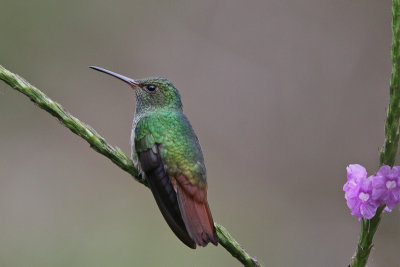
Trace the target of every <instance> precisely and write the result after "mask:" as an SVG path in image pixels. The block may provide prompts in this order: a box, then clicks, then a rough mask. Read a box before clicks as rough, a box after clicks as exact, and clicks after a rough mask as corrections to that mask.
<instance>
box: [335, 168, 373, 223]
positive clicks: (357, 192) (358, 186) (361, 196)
mask: <svg viewBox="0 0 400 267" xmlns="http://www.w3.org/2000/svg"><path fill="white" fill-rule="evenodd" d="M372 180H373V179H372V178H367V171H366V170H365V168H364V167H363V166H361V165H358V164H352V165H349V166H348V167H347V183H346V184H345V185H344V186H343V191H345V198H346V200H347V206H348V207H349V208H350V210H351V215H356V216H357V218H358V220H359V221H360V220H361V218H362V217H364V218H366V219H371V218H372V217H374V215H375V213H376V209H377V208H378V206H379V202H378V201H376V200H374V199H373V198H372V189H373V185H372Z"/></svg>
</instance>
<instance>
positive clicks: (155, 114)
mask: <svg viewBox="0 0 400 267" xmlns="http://www.w3.org/2000/svg"><path fill="white" fill-rule="evenodd" d="M143 115H144V116H142V117H141V118H140V119H139V121H138V122H137V125H136V128H135V138H134V139H135V150H136V152H137V153H140V152H143V151H146V150H148V149H152V148H153V147H154V145H155V144H160V153H161V159H162V161H163V164H164V168H165V170H166V172H167V173H168V175H170V176H175V177H176V176H177V175H180V174H183V175H185V176H186V177H187V178H188V179H189V180H190V182H191V183H194V184H199V185H200V186H205V184H206V169H205V166H204V159H203V154H202V152H201V148H200V145H199V141H198V139H197V136H196V134H195V133H194V131H193V128H192V126H191V125H190V123H189V121H188V119H187V118H186V116H185V115H184V114H183V113H182V111H181V110H176V109H169V108H167V109H156V110H153V111H148V112H146V113H145V114H143Z"/></svg>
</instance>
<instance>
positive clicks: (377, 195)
mask: <svg viewBox="0 0 400 267" xmlns="http://www.w3.org/2000/svg"><path fill="white" fill-rule="evenodd" d="M372 187H373V190H372V198H373V199H374V200H375V201H377V202H379V203H381V204H386V208H385V211H392V209H393V208H394V207H395V206H396V205H397V204H399V203H400V167H393V168H390V167H389V166H382V167H381V168H380V169H379V171H378V173H377V174H376V176H375V177H374V179H373V180H372Z"/></svg>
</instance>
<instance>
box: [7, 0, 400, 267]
mask: <svg viewBox="0 0 400 267" xmlns="http://www.w3.org/2000/svg"><path fill="white" fill-rule="evenodd" d="M0 25H2V26H1V37H0V38H1V41H0V51H1V52H0V64H2V65H3V66H5V67H6V68H8V69H10V70H11V71H14V72H16V73H19V74H20V75H22V76H23V77H25V78H26V79H27V80H28V81H30V82H31V83H32V84H34V85H36V86H37V87H39V88H40V89H41V90H43V91H44V92H45V93H46V94H48V96H50V97H51V98H52V99H54V100H55V101H58V102H60V103H61V104H62V105H63V106H64V107H66V108H67V109H68V110H69V111H70V112H71V113H72V114H73V115H75V116H77V117H78V118H80V119H81V120H83V121H84V122H86V123H88V124H90V125H91V126H92V127H94V128H95V129H96V130H97V131H98V132H99V133H100V134H101V135H103V136H104V137H105V138H106V139H107V140H108V141H109V142H110V143H111V144H113V145H116V146H119V147H120V148H121V149H122V150H123V151H125V152H126V153H130V147H129V136H130V127H131V120H132V118H133V111H134V103H135V98H134V94H133V91H132V90H131V89H130V88H129V87H128V86H127V85H125V84H123V83H122V82H120V81H118V80H116V79H112V78H111V77H108V76H105V75H101V74H99V73H97V72H95V71H93V70H90V69H89V68H87V66H88V65H97V66H101V67H105V68H108V69H110V70H113V71H116V72H119V73H121V74H124V75H127V76H130V77H132V78H142V77H147V76H153V75H159V76H164V77H167V78H169V79H170V80H172V81H173V82H174V84H175V85H176V86H177V88H178V89H179V90H180V92H181V94H182V98H183V103H184V108H185V109H184V110H185V113H186V114H187V115H188V116H189V118H190V120H191V122H192V124H193V126H194V129H195V130H196V132H197V134H198V136H199V139H200V142H201V144H202V147H203V152H204V155H205V160H206V166H207V170H208V179H209V194H208V198H209V202H210V205H211V209H212V212H213V215H214V219H215V221H217V222H219V223H221V224H222V225H224V226H225V227H227V228H228V229H229V231H230V232H231V233H232V234H233V235H234V236H235V237H236V238H237V239H238V241H239V242H240V243H241V244H242V245H243V246H244V247H245V248H246V249H247V250H248V251H249V252H250V253H251V254H252V255H255V256H257V257H258V258H259V260H260V262H262V263H263V264H265V266H347V264H348V262H349V259H350V257H351V256H352V254H353V253H354V250H355V247H356V243H357V239H358V234H359V230H360V224H359V222H358V221H357V219H356V217H353V216H350V211H349V210H348V208H347V206H346V204H345V200H344V197H343V192H342V186H343V184H344V182H345V181H346V171H345V167H346V165H348V164H350V163H360V164H363V165H364V166H366V167H367V169H368V171H369V172H370V173H373V172H374V171H376V170H377V165H378V152H379V148H380V146H381V145H382V143H383V133H384V119H385V109H386V106H387V102H388V92H389V90H388V85H389V78H390V73H391V62H390V47H391V1H389V0H385V1H382V0H380V1H376V0H375V1H372V0H354V1H348V0H337V1H328V0H323V1H321V0H304V1H287V0H268V1H246V2H244V1H228V0H226V1H209V0H208V1H122V0H121V1H112V2H111V1H90V0H84V1H54V0H47V1H44V0H41V1H15V0H2V1H1V9H0ZM0 125H1V126H0V151H1V153H0V266H239V263H238V262H237V261H236V260H235V259H233V258H232V257H231V256H230V255H229V254H228V253H227V252H226V251H225V250H224V249H223V248H222V247H221V246H218V247H213V246H208V247H207V248H205V249H201V248H200V249H197V250H195V251H193V250H190V249H188V248H186V247H185V246H184V245H183V244H182V243H181V242H180V241H179V240H178V239H177V238H176V237H175V236H174V234H173V233H172V232H171V231H170V230H169V228H168V226H167V224H166V223H165V221H164V219H163V218H162V216H161V213H160V212H159V210H158V208H157V206H156V203H155V201H154V199H153V197H152V195H151V193H150V191H149V190H147V189H146V188H144V187H143V186H141V185H140V184H138V183H137V182H135V181H134V180H133V179H132V178H131V177H130V176H129V175H128V174H127V173H125V172H123V171H122V170H120V169H119V168H117V167H116V166H115V165H114V164H112V163H111V161H110V160H108V159H106V158H105V157H103V156H101V155H99V154H97V153H95V152H94V151H93V150H91V149H90V148H89V145H88V144H87V143H86V142H85V141H83V140H82V139H80V138H79V137H77V136H75V135H74V134H72V133H71V132H70V131H69V130H67V129H66V128H64V127H63V126H61V125H60V123H59V122H58V121H57V120H55V119H54V118H53V117H51V116H49V114H48V113H46V112H44V111H43V110H40V109H38V108H37V107H36V106H34V105H33V104H32V103H31V102H30V101H28V100H27V98H26V97H25V96H23V95H21V94H20V93H18V92H16V91H14V90H12V89H11V88H10V87H8V86H7V85H6V84H4V83H0ZM399 220H400V215H399V213H398V212H393V214H386V215H385V216H384V218H383V220H382V223H381V226H380V228H379V230H378V232H377V234H376V238H375V247H374V249H373V250H372V254H371V259H370V262H369V266H399V263H398V257H397V254H398V249H399V243H400V235H399V234H400V229H399Z"/></svg>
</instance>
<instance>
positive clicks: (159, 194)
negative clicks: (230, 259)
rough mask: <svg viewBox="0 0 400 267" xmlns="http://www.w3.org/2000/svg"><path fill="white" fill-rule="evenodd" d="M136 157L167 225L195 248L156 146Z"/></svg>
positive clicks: (184, 241)
mask: <svg viewBox="0 0 400 267" xmlns="http://www.w3.org/2000/svg"><path fill="white" fill-rule="evenodd" d="M138 157H139V162H140V166H141V168H142V170H143V172H144V173H145V174H146V179H147V182H148V183H149V186H150V189H151V191H152V192H153V195H154V198H155V199H156V202H157V205H158V207H159V208H160V211H161V213H162V215H163V216H164V219H165V220H166V221H167V223H168V225H169V227H170V228H171V230H172V231H173V232H174V233H175V235H176V236H177V237H178V238H179V239H180V240H181V241H182V242H183V243H185V245H187V246H188V247H190V248H193V249H194V248H196V243H195V242H194V241H193V239H192V238H191V237H190V235H189V234H188V232H187V231H186V227H185V223H184V222H183V220H182V215H181V212H180V210H179V205H178V201H177V196H176V192H175V191H174V189H173V187H172V184H171V180H170V178H169V177H168V175H167V174H166V172H165V170H164V165H163V163H162V160H161V157H160V153H159V149H158V146H157V145H154V147H153V149H149V150H147V151H143V152H140V153H138Z"/></svg>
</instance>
